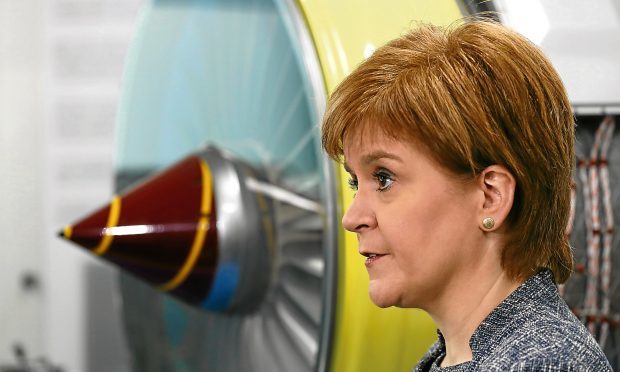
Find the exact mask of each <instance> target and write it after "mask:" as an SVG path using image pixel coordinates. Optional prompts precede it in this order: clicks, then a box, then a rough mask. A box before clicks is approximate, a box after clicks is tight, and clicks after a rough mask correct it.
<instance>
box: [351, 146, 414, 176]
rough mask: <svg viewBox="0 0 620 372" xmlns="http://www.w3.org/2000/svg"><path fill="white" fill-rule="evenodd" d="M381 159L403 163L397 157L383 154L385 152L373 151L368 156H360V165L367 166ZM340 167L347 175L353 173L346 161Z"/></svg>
mask: <svg viewBox="0 0 620 372" xmlns="http://www.w3.org/2000/svg"><path fill="white" fill-rule="evenodd" d="M383 158H387V159H392V160H396V161H399V162H401V163H403V159H401V158H400V157H399V156H398V155H395V154H392V153H389V152H385V151H374V152H371V153H370V154H366V155H363V156H362V165H369V164H372V163H373V162H375V161H377V160H379V159H383ZM342 165H343V166H344V170H345V171H347V173H353V171H352V170H351V167H350V166H349V164H347V162H346V161H345V162H344V163H343V164H342Z"/></svg>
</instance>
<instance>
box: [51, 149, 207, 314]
mask: <svg viewBox="0 0 620 372" xmlns="http://www.w3.org/2000/svg"><path fill="white" fill-rule="evenodd" d="M214 204H215V203H214V195H213V187H212V175H211V170H210V168H209V166H208V164H207V163H206V162H205V161H204V160H203V159H200V158H199V157H197V156H190V157H188V158H186V159H185V160H183V161H181V162H180V163H178V164H176V165H174V166H172V167H171V168H169V169H167V170H165V171H164V172H162V173H160V174H158V175H157V176H155V177H153V178H151V179H149V180H147V181H146V182H145V183H143V184H141V185H140V186H138V187H135V188H134V189H132V190H130V191H129V192H127V193H126V194H124V195H121V196H115V197H114V198H113V199H112V202H111V203H110V204H109V205H107V206H105V207H103V208H101V209H99V210H97V211H96V212H94V213H92V214H91V215H89V216H87V217H85V218H84V219H82V220H81V221H79V222H77V223H75V224H74V225H69V226H67V227H65V228H64V230H63V231H62V232H61V236H63V237H64V238H66V239H68V240H71V241H72V242H74V243H77V244H78V245H80V246H82V247H83V248H85V249H87V250H89V251H91V252H92V253H94V254H96V255H98V256H101V257H102V258H104V259H105V260H107V261H109V262H112V263H114V264H116V265H118V266H119V267H120V268H122V269H124V270H127V271H129V272H131V273H132V274H134V275H136V276H138V277H140V278H142V279H144V280H146V281H148V282H149V283H151V284H153V285H155V286H157V287H159V288H160V289H161V290H163V291H166V292H170V293H171V294H173V295H175V296H177V297H179V298H181V299H182V300H184V301H186V302H188V303H190V304H195V305H198V304H200V303H202V302H203V301H204V300H205V298H207V297H208V294H209V293H210V290H211V288H212V283H213V279H214V276H215V272H216V268H217V261H218V246H217V230H216V223H215V221H216V213H215V205H214Z"/></svg>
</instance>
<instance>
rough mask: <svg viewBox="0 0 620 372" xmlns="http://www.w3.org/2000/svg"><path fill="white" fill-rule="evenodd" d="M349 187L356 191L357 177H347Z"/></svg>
mask: <svg viewBox="0 0 620 372" xmlns="http://www.w3.org/2000/svg"><path fill="white" fill-rule="evenodd" d="M348 183H349V187H350V188H351V190H354V191H357V179H355V178H349V181H348Z"/></svg>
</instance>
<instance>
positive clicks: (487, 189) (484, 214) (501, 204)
mask: <svg viewBox="0 0 620 372" xmlns="http://www.w3.org/2000/svg"><path fill="white" fill-rule="evenodd" d="M477 184H478V187H479V188H480V190H481V191H482V193H483V195H484V202H483V203H482V205H481V208H480V211H479V215H478V224H479V226H480V229H482V230H483V231H495V230H497V229H499V228H500V227H501V226H502V225H503V224H504V222H505V221H506V218H508V214H509V213H510V210H511V209H512V204H513V202H514V195H515V190H516V187H517V182H516V180H515V178H514V176H513V175H512V173H510V171H509V170H508V169H506V167H503V166H501V165H491V166H489V167H487V168H485V169H484V170H483V171H482V173H480V174H479V175H478V180H477Z"/></svg>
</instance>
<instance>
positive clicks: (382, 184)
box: [374, 171, 394, 191]
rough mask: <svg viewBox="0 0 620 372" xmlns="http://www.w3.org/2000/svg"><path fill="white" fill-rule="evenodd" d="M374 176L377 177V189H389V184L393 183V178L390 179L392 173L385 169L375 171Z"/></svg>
mask: <svg viewBox="0 0 620 372" xmlns="http://www.w3.org/2000/svg"><path fill="white" fill-rule="evenodd" d="M374 176H375V178H376V179H377V182H378V183H379V187H378V188H377V191H385V190H387V189H389V188H390V186H392V183H394V179H392V175H391V174H389V173H387V172H385V171H379V172H376V173H375V175H374Z"/></svg>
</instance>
